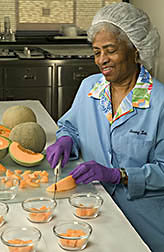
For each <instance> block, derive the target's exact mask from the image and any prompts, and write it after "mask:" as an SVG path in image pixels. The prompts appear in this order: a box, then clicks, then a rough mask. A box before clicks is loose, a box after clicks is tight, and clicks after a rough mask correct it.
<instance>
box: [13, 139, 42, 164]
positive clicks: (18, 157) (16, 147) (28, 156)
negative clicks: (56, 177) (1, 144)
mask: <svg viewBox="0 0 164 252" xmlns="http://www.w3.org/2000/svg"><path fill="white" fill-rule="evenodd" d="M9 154H10V157H11V158H12V159H13V160H14V161H15V162H16V163H17V164H20V165H22V166H27V167H30V166H36V165H39V164H40V163H41V162H42V161H43V159H44V157H45V156H44V155H43V154H42V153H35V152H33V151H31V150H28V149H25V148H23V147H22V146H21V145H20V144H19V143H17V142H12V143H11V144H10V147H9Z"/></svg>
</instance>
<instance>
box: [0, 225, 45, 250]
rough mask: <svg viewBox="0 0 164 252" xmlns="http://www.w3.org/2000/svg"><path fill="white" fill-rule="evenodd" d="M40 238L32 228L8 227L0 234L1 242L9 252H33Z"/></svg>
mask: <svg viewBox="0 0 164 252" xmlns="http://www.w3.org/2000/svg"><path fill="white" fill-rule="evenodd" d="M41 236H42V234H41V232H40V231H39V230H38V229H37V228H34V227H8V228H6V229H5V230H4V231H3V232H2V233H1V241H2V243H3V244H4V245H6V246H7V247H8V251H9V252H14V251H17V252H22V251H23V252H35V251H36V249H37V245H38V242H39V241H40V239H41Z"/></svg>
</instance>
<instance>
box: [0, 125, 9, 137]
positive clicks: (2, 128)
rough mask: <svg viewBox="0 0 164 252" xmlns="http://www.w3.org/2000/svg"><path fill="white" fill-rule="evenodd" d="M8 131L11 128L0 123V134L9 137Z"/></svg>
mask: <svg viewBox="0 0 164 252" xmlns="http://www.w3.org/2000/svg"><path fill="white" fill-rule="evenodd" d="M10 132H11V129H9V128H7V127H5V126H4V125H1V124H0V136H4V137H7V138H9V135H10Z"/></svg>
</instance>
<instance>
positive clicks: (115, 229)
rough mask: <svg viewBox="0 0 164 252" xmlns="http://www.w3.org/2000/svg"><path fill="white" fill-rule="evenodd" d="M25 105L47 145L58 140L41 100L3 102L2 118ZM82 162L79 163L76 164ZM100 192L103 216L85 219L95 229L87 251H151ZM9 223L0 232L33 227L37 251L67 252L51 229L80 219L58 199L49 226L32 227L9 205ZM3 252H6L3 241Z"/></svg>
mask: <svg viewBox="0 0 164 252" xmlns="http://www.w3.org/2000/svg"><path fill="white" fill-rule="evenodd" d="M16 104H23V105H26V106H29V107H31V108H32V109H34V111H35V113H36V115H37V118H38V123H40V125H41V126H42V127H43V128H44V129H45V131H46V134H47V145H49V144H51V143H53V142H54V141H55V130H56V129H57V126H56V125H55V123H54V121H53V120H52V119H51V117H50V116H49V115H48V113H47V112H46V110H45V109H44V108H43V107H42V105H41V104H40V102H38V101H21V102H0V119H1V116H2V112H3V111H4V109H5V108H7V107H9V106H11V105H16ZM77 162H79V161H77ZM96 189H97V191H98V193H99V194H100V195H101V196H102V197H103V199H104V203H103V205H102V208H101V212H100V215H99V216H98V217H97V218H95V219H90V220H86V221H87V222H88V223H89V224H90V225H91V226H92V228H93V232H92V234H91V237H90V242H89V243H88V246H87V247H86V248H85V249H84V251H86V252H100V251H102V252H110V251H111V252H150V250H149V248H148V247H147V246H146V245H145V243H144V242H143V241H142V239H141V238H140V237H139V235H138V234H137V233H136V231H135V230H134V228H133V227H132V226H131V225H130V223H129V222H128V220H127V219H126V218H125V216H124V215H123V213H122V212H121V211H120V209H119V208H118V207H117V205H116V204H115V203H114V201H113V200H112V198H111V197H110V195H109V194H107V193H106V191H105V190H104V188H103V187H102V186H101V185H100V184H97V185H96ZM8 205H9V213H8V215H7V218H6V220H7V223H6V224H5V225H4V226H3V227H1V228H0V232H1V231H2V230H4V229H5V228H6V227H7V226H14V225H18V223H19V225H32V226H35V227H37V228H38V229H39V230H40V231H41V233H42V239H41V242H40V244H39V248H38V251H37V252H59V251H64V250H63V249H61V248H60V247H59V246H58V244H57V240H56V237H55V236H54V234H53V231H52V228H53V226H54V225H55V223H56V222H57V221H59V220H70V219H74V220H78V218H77V217H75V216H73V214H72V211H71V206H70V205H69V203H68V199H58V200H57V207H56V216H55V218H54V219H53V220H52V221H51V222H50V223H46V224H32V223H30V222H29V221H28V220H27V219H26V218H25V215H24V212H23V210H22V208H21V204H20V203H10V204H8ZM0 251H1V252H3V251H4V252H5V251H7V250H6V248H5V247H4V246H3V245H2V243H1V242H0Z"/></svg>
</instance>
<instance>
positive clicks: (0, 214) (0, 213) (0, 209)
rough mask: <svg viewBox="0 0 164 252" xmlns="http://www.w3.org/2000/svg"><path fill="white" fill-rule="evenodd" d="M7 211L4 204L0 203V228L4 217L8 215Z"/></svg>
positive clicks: (7, 208) (7, 207) (6, 206)
mask: <svg viewBox="0 0 164 252" xmlns="http://www.w3.org/2000/svg"><path fill="white" fill-rule="evenodd" d="M8 211H9V206H8V205H7V204H6V203H4V202H0V227H2V226H3V224H4V223H5V222H6V220H5V217H6V215H7V214H8Z"/></svg>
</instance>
